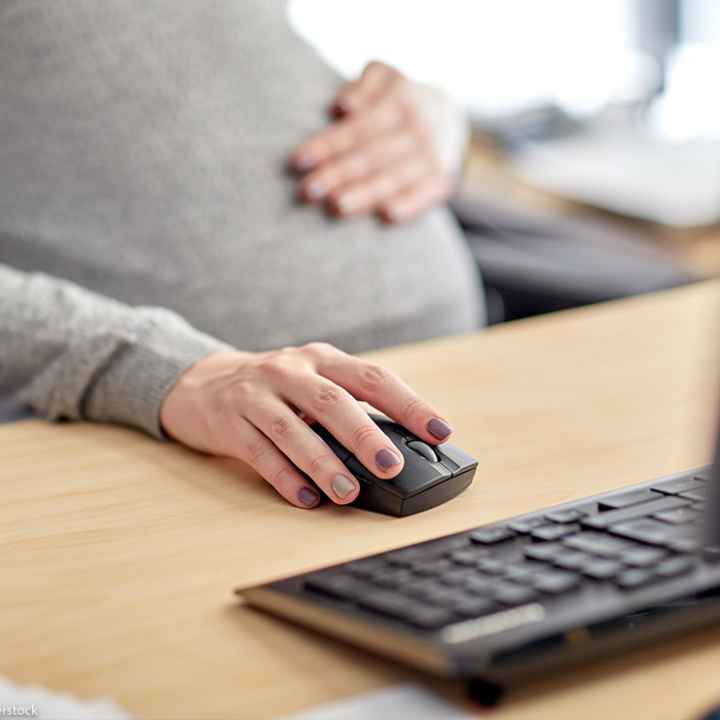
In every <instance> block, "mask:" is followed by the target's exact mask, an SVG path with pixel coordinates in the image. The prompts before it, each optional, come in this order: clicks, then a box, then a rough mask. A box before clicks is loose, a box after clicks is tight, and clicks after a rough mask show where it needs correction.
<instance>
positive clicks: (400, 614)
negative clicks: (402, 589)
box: [355, 590, 408, 618]
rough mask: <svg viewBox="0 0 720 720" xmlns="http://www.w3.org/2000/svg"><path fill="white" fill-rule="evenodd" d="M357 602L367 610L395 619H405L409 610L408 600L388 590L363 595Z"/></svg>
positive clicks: (360, 595)
mask: <svg viewBox="0 0 720 720" xmlns="http://www.w3.org/2000/svg"><path fill="white" fill-rule="evenodd" d="M355 602H356V603H357V604H358V605H359V606H360V607H362V608H365V609H366V610H372V611H373V612H376V613H379V614H380V615H387V616H389V617H393V618H404V617H405V614H406V612H407V609H408V601H407V598H405V597H403V596H402V595H398V594H397V593H394V592H389V591H386V590H377V591H371V592H364V593H361V594H359V595H358V596H356V599H355Z"/></svg>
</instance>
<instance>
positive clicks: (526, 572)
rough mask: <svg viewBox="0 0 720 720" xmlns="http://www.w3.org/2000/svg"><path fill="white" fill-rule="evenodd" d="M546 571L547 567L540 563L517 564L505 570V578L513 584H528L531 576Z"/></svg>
mask: <svg viewBox="0 0 720 720" xmlns="http://www.w3.org/2000/svg"><path fill="white" fill-rule="evenodd" d="M546 570H547V566H546V565H542V564H540V563H517V564H516V565H510V566H509V567H508V568H507V569H506V570H505V578H506V579H508V580H514V581H515V582H530V580H531V578H532V577H533V575H537V573H539V572H544V571H546Z"/></svg>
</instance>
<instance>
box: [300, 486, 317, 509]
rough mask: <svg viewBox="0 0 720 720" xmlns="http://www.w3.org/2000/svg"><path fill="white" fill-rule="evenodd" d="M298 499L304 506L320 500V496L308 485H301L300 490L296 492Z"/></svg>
mask: <svg viewBox="0 0 720 720" xmlns="http://www.w3.org/2000/svg"><path fill="white" fill-rule="evenodd" d="M298 500H299V501H300V502H301V503H302V504H303V505H304V506H305V507H313V506H314V505H317V504H318V503H319V502H320V496H319V495H318V494H317V493H316V492H315V491H314V490H311V489H310V488H308V487H303V488H300V492H299V493H298Z"/></svg>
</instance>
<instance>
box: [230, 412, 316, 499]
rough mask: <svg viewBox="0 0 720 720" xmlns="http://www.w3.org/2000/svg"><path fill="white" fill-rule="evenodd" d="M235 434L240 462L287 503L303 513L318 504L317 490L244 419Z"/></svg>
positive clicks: (240, 419) (238, 424) (240, 421)
mask: <svg viewBox="0 0 720 720" xmlns="http://www.w3.org/2000/svg"><path fill="white" fill-rule="evenodd" d="M234 430H235V433H234V434H235V437H236V438H238V439H239V442H240V445H241V449H240V452H239V453H238V455H239V457H240V459H241V460H243V461H244V462H246V463H247V464H248V465H250V467H252V468H253V469H254V470H255V472H257V473H258V475H261V476H262V477H263V478H264V479H265V480H266V481H267V482H268V483H269V484H270V485H272V486H273V487H274V488H275V490H277V492H278V493H279V494H280V495H282V496H283V497H284V498H285V499H286V500H287V501H288V502H289V503H291V504H292V505H295V506H296V507H300V508H305V509H310V508H314V507H317V506H318V505H319V504H320V499H321V498H320V495H319V494H318V492H317V490H316V489H315V488H314V487H313V486H312V485H311V484H310V483H309V482H308V481H307V479H306V478H304V477H303V476H302V475H301V474H300V473H299V472H298V471H297V468H295V467H293V465H292V463H290V462H289V461H288V459H287V458H286V457H285V456H284V455H283V454H282V453H281V452H280V451H279V450H278V449H277V448H276V447H275V446H274V445H273V444H272V443H271V442H270V440H268V439H267V437H265V435H263V434H262V433H261V432H260V431H259V430H258V429H257V428H255V427H253V426H252V425H251V424H250V423H249V422H248V421H247V420H245V419H244V418H238V419H237V425H236V427H235V428H234Z"/></svg>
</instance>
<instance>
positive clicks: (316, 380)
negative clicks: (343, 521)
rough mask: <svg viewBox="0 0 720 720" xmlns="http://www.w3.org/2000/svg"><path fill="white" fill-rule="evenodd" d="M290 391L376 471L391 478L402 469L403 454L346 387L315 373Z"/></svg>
mask: <svg viewBox="0 0 720 720" xmlns="http://www.w3.org/2000/svg"><path fill="white" fill-rule="evenodd" d="M289 395H290V397H289V399H290V400H291V401H292V402H293V403H295V404H296V405H298V407H301V408H303V409H304V410H306V411H307V412H309V413H310V414H312V415H313V417H315V418H317V420H318V422H319V423H320V424H321V425H323V426H324V427H325V428H326V429H327V430H328V431H329V432H330V433H331V434H332V435H333V436H334V437H335V438H336V439H337V440H339V441H340V442H341V443H342V444H343V445H344V446H345V447H346V448H347V449H348V450H350V451H351V452H352V453H353V455H355V457H356V458H357V459H358V460H359V461H360V462H361V463H362V464H363V465H364V466H365V467H366V468H367V469H368V470H370V472H371V473H373V474H374V475H376V476H378V477H381V478H391V477H395V475H397V474H398V473H399V472H400V471H401V470H402V467H403V457H402V454H401V453H400V452H399V451H398V449H397V448H396V447H395V445H393V443H392V442H391V441H390V439H389V438H388V437H387V435H385V433H384V432H382V430H380V428H379V427H378V426H377V425H376V424H375V423H374V422H373V421H372V420H371V419H370V417H369V416H368V414H367V413H366V412H365V410H363V408H362V407H361V406H360V405H359V403H358V402H357V400H355V398H354V397H353V396H352V395H351V394H350V393H349V392H348V391H347V390H345V389H344V388H342V387H340V386H338V385H337V384H336V383H334V382H332V381H330V380H328V379H326V378H323V377H320V376H319V375H315V376H313V380H312V381H311V382H306V383H302V384H296V385H294V386H293V387H292V388H291V389H290V390H289Z"/></svg>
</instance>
